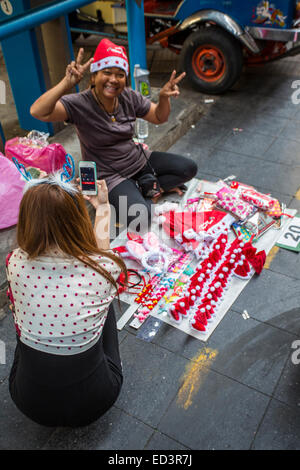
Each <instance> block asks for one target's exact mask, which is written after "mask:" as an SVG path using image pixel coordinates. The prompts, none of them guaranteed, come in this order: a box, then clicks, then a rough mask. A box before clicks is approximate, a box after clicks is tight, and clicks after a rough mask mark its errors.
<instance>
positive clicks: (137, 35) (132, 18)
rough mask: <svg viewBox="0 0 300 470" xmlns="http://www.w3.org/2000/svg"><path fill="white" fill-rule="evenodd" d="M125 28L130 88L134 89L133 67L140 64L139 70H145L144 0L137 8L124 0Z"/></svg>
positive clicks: (129, 1) (127, 0)
mask: <svg viewBox="0 0 300 470" xmlns="http://www.w3.org/2000/svg"><path fill="white" fill-rule="evenodd" d="M126 14H127V28H128V47H129V62H130V78H131V86H132V88H133V89H135V83H134V77H133V72H134V66H135V64H140V66H141V68H143V69H146V68H147V55H146V38H145V19H144V0H142V1H141V6H140V7H139V6H138V5H137V4H136V2H135V0H126Z"/></svg>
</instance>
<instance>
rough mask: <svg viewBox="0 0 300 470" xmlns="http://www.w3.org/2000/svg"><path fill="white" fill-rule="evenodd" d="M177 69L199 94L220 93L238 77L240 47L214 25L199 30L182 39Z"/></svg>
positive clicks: (240, 58) (241, 57) (240, 70)
mask: <svg viewBox="0 0 300 470" xmlns="http://www.w3.org/2000/svg"><path fill="white" fill-rule="evenodd" d="M181 68H182V69H183V70H184V71H185V72H186V74H187V77H188V78H189V79H190V80H191V82H192V83H193V85H194V86H195V87H196V88H197V89H198V90H199V91H201V92H203V93H208V94H217V93H224V92H225V91H226V90H228V89H229V88H231V87H232V86H233V85H234V83H235V82H236V81H237V80H238V79H239V77H240V75H241V72H242V68H243V53H242V47H241V44H240V43H239V42H238V41H237V40H236V39H235V38H234V37H232V36H231V35H230V34H229V33H227V32H226V31H224V30H223V29H221V28H218V27H217V26H209V27H202V28H201V29H200V30H199V31H195V32H194V33H192V34H191V35H190V36H188V38H187V39H186V40H185V42H184V44H183V48H182V51H181Z"/></svg>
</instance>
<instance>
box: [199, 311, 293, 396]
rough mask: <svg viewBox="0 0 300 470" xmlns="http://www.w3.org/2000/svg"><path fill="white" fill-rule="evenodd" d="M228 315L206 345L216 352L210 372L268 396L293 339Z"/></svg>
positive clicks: (260, 324) (234, 315)
mask: <svg viewBox="0 0 300 470" xmlns="http://www.w3.org/2000/svg"><path fill="white" fill-rule="evenodd" d="M249 315H250V318H249V319H246V320H245V319H244V318H243V317H242V315H241V314H239V313H236V312H232V311H229V312H227V314H226V315H225V317H224V318H223V320H222V322H221V323H220V325H218V327H217V328H216V330H215V331H214V333H213V334H212V336H211V337H210V338H209V340H208V341H207V343H206V348H209V349H210V350H213V351H217V355H216V358H215V360H214V361H213V363H212V364H211V368H212V369H213V370H215V371H217V372H220V373H222V374H224V375H226V376H227V377H230V378H232V379H235V380H237V381H238V382H241V383H243V384H244V385H248V386H249V387H252V388H254V389H256V390H258V391H260V392H263V393H266V394H268V395H271V394H272V393H273V391H274V388H275V386H276V384H277V381H278V379H279V377H280V374H281V372H282V370H283V367H284V365H285V362H286V360H287V357H288V355H289V352H290V345H291V342H292V341H293V340H294V339H295V338H294V336H293V335H291V334H289V333H287V332H285V331H283V330H280V329H278V328H274V327H272V326H270V325H265V324H264V323H261V322H258V321H257V320H255V319H254V318H251V314H250V312H249Z"/></svg>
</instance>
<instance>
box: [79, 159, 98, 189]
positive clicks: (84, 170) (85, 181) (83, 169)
mask: <svg viewBox="0 0 300 470" xmlns="http://www.w3.org/2000/svg"><path fill="white" fill-rule="evenodd" d="M79 178H80V186H81V190H82V194H86V195H87V196H95V195H96V194H97V168H96V163H95V162H85V161H81V162H79Z"/></svg>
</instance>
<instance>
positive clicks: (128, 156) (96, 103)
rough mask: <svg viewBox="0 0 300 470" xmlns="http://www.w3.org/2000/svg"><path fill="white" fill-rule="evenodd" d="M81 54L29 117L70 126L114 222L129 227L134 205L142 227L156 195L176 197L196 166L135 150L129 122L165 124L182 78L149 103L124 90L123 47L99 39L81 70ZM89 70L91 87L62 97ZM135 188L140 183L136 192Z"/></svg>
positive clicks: (181, 159) (166, 155)
mask: <svg viewBox="0 0 300 470" xmlns="http://www.w3.org/2000/svg"><path fill="white" fill-rule="evenodd" d="M83 53H84V52H83V49H80V50H79V53H78V57H77V60H76V62H72V63H71V64H70V65H68V66H67V69H66V75H65V77H64V78H63V79H62V80H61V82H60V83H58V84H57V85H56V86H55V87H53V88H52V89H51V90H49V91H47V92H46V93H44V94H43V95H42V96H41V97H39V98H38V99H37V100H36V101H35V103H33V105H32V106H31V109H30V112H31V114H32V116H34V117H36V118H37V119H39V120H41V121H46V122H54V121H67V122H69V123H72V124H74V125H75V126H76V130H77V134H78V137H79V141H80V144H81V152H82V158H83V160H88V161H94V162H95V163H96V165H97V172H98V178H99V179H105V181H106V183H107V186H108V191H109V201H110V203H111V204H112V206H113V207H114V208H115V210H116V217H117V220H119V221H120V222H121V223H124V224H126V225H129V223H130V222H131V221H133V220H134V217H135V215H132V214H131V215H129V214H130V208H131V207H132V206H133V205H135V204H138V205H139V207H138V209H137V210H138V211H141V208H142V211H143V212H144V214H145V216H146V217H145V218H146V223H147V224H148V219H149V218H150V216H151V204H152V201H156V200H157V196H159V195H160V194H161V193H162V192H169V191H176V192H177V193H178V194H180V195H182V188H183V186H184V183H185V182H187V181H189V180H191V179H192V178H193V177H194V176H195V175H196V173H197V165H196V164H195V163H194V162H193V160H191V159H189V158H186V157H183V156H181V155H175V154H171V153H167V152H158V151H154V152H151V151H150V150H143V148H142V146H141V145H136V144H135V143H134V141H133V137H134V135H135V120H136V118H143V119H144V120H146V121H148V122H150V123H153V124H156V125H158V124H162V123H164V122H166V121H167V120H168V117H169V114H170V110H171V105H170V98H172V97H175V98H176V97H177V96H178V95H179V88H178V84H179V82H180V81H181V80H182V79H183V77H184V75H185V73H182V74H181V75H179V76H178V77H176V72H175V71H173V73H172V74H171V77H170V80H169V81H168V82H167V83H166V84H165V85H164V86H163V87H162V89H161V90H160V93H159V101H158V103H153V102H151V101H150V100H149V99H147V98H145V97H143V96H142V95H141V94H140V93H138V92H135V91H133V90H132V89H131V88H130V87H128V86H127V76H128V72H129V66H128V59H127V55H126V51H125V48H124V47H123V46H117V45H116V44H114V43H112V42H111V41H110V40H108V39H102V40H101V41H100V43H99V45H98V47H97V49H96V51H95V55H94V58H92V59H90V60H89V61H88V62H86V63H85V64H82V63H81V62H82V60H83ZM89 68H90V71H91V87H90V88H88V89H87V90H85V91H83V92H81V93H71V94H68V93H69V92H70V91H71V89H72V88H73V87H74V86H75V85H76V84H78V83H79V82H80V81H81V79H82V78H83V75H84V73H85V72H86V71H87V70H88V69H89ZM149 174H150V175H151V174H152V175H153V174H155V175H154V176H155V178H154V179H153V178H152V180H151V176H150V178H149V177H146V182H145V175H149ZM151 181H152V183H151ZM137 182H138V183H141V184H139V188H138V187H137ZM143 182H144V186H143ZM151 185H152V189H153V190H152V191H151ZM142 188H144V189H145V190H143V189H142ZM149 188H150V189H149ZM148 189H149V191H148ZM121 196H123V199H122V201H123V202H124V199H126V198H127V201H126V203H124V207H123V205H122V204H123V202H121V199H120V197H121ZM124 196H125V198H124ZM153 198H154V199H153ZM135 207H137V206H135ZM132 210H133V209H132ZM122 217H123V218H124V217H126V218H127V220H122Z"/></svg>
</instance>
